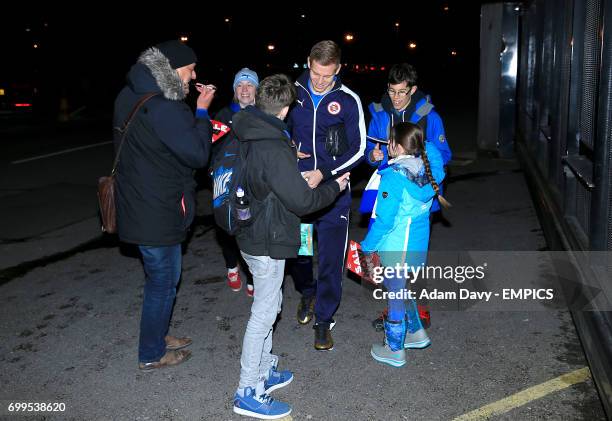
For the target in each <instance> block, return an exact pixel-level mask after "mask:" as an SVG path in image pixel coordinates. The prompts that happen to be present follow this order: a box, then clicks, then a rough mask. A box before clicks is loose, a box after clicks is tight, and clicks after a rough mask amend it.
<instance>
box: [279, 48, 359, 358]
mask: <svg viewBox="0 0 612 421" xmlns="http://www.w3.org/2000/svg"><path fill="white" fill-rule="evenodd" d="M340 54H341V53H340V48H339V47H338V45H337V44H336V43H335V42H333V41H321V42H319V43H317V44H315V45H314V46H313V48H312V50H311V51H310V55H309V57H308V67H309V71H307V72H304V74H302V76H301V77H299V78H298V80H297V81H296V86H297V100H296V105H295V107H294V108H293V110H292V111H291V113H290V115H289V121H288V123H289V128H290V130H291V134H292V137H293V140H294V142H295V143H296V144H297V145H298V151H299V153H298V158H299V164H298V165H299V168H300V171H301V172H302V174H303V177H304V179H305V180H306V181H307V182H308V184H309V186H310V187H311V188H313V189H314V188H316V187H317V186H318V185H319V184H320V183H326V182H329V181H332V180H333V179H334V178H335V177H337V176H338V175H341V174H343V173H346V172H348V171H350V170H351V169H352V168H354V167H355V166H356V165H357V164H359V163H360V162H361V159H362V158H363V154H364V151H365V146H366V129H365V120H364V114H363V109H362V107H361V101H360V99H359V97H358V96H357V95H356V94H355V93H354V92H353V91H351V90H350V89H348V88H347V87H346V86H345V85H343V84H342V83H341V82H340V79H339V78H338V76H337V75H338V73H339V71H340ZM350 206H351V193H350V188H348V189H346V191H344V192H343V193H342V194H340V195H339V197H338V199H337V200H336V201H335V202H334V204H333V205H332V206H330V207H328V208H326V209H324V210H322V211H320V212H318V213H316V214H315V215H312V217H311V220H307V221H305V222H312V223H313V224H314V228H315V230H316V232H317V236H318V243H317V244H318V252H319V273H318V277H317V278H316V280H315V279H314V277H313V270H312V257H306V256H300V257H298V258H297V259H295V260H294V261H293V262H291V264H290V272H291V275H292V276H293V279H294V281H295V285H296V289H297V290H298V291H299V292H300V293H301V294H302V298H301V300H300V304H299V306H298V311H297V319H298V322H299V323H301V324H307V323H308V322H310V320H311V319H312V317H313V314H314V316H315V324H314V329H315V343H314V346H315V349H317V350H331V349H332V348H333V340H332V337H331V329H332V328H333V326H334V324H335V322H334V319H333V315H334V313H335V312H336V310H337V309H338V306H339V304H340V298H341V296H342V277H343V272H344V256H345V254H346V243H347V238H348V225H349V214H350Z"/></svg>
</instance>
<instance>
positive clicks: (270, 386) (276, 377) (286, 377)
mask: <svg viewBox="0 0 612 421" xmlns="http://www.w3.org/2000/svg"><path fill="white" fill-rule="evenodd" d="M292 381H293V373H291V371H289V370H283V371H278V370H277V369H276V367H272V368H271V369H270V373H269V375H268V378H267V379H266V381H264V393H270V392H273V391H275V390H276V389H280V388H281V387H285V386H287V385H288V384H289V383H291V382H292Z"/></svg>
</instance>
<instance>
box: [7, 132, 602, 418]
mask: <svg viewBox="0 0 612 421" xmlns="http://www.w3.org/2000/svg"><path fill="white" fill-rule="evenodd" d="M457 124H459V123H457ZM451 127H452V122H451ZM449 131H450V130H449ZM449 138H452V137H451V136H450V135H449ZM455 138H457V136H455ZM456 151H457V153H456V154H455V161H454V162H453V164H452V165H451V168H450V177H449V183H448V186H447V194H446V196H447V198H448V199H449V201H450V202H451V203H452V204H453V208H452V209H451V210H448V211H445V212H444V220H443V221H438V222H436V223H435V224H434V225H433V230H432V237H431V251H432V254H433V255H434V256H435V253H436V252H441V251H447V252H448V251H458V250H461V251H467V250H491V251H500V252H503V251H513V250H524V251H538V250H546V242H545V240H544V237H543V235H542V232H541V229H540V226H539V222H538V219H537V215H536V212H535V210H534V208H533V205H532V202H531V198H530V196H529V192H528V190H527V186H526V183H525V180H524V175H523V173H522V171H521V169H520V167H519V166H518V164H517V162H516V161H514V160H499V159H494V158H489V157H478V156H477V155H476V154H475V153H474V152H472V151H470V148H468V147H466V148H461V147H457V148H456ZM79 153H81V152H79ZM83 153H85V152H83ZM106 158H108V157H106ZM16 159H17V158H16ZM90 162H91V161H90ZM55 165H59V166H61V163H60V164H55ZM100 166H101V167H104V166H105V164H104V165H103V164H100ZM7 168H8V166H5V167H4V168H3V171H8V170H7ZM77 168H79V167H77ZM11 171H16V170H15V169H14V168H12V169H11ZM20 171H21V170H20ZM24 171H25V170H24ZM96 171H97V170H96ZM365 173H367V171H364V174H365ZM49 177H51V178H53V177H55V175H54V174H52V173H49ZM351 178H352V179H353V177H351ZM77 180H78V182H83V183H84V184H89V185H90V186H92V185H93V183H92V182H91V180H89V179H88V180H84V179H77ZM355 181H356V184H355V185H354V186H353V187H354V190H355V196H356V198H355V200H354V202H353V212H352V216H351V227H350V235H349V237H350V238H351V239H355V240H358V241H359V240H361V239H362V238H363V236H364V234H365V228H364V223H363V221H362V218H361V216H360V215H359V213H358V212H357V206H358V201H359V197H358V196H359V195H360V190H361V189H362V188H363V185H364V182H365V180H364V178H363V177H361V179H360V178H359V177H356V178H355ZM73 182H74V179H73ZM38 183H39V187H41V188H42V187H44V185H45V183H43V182H40V181H39V182H38ZM77 184H78V183H77ZM9 187H10V186H9ZM20 187H24V186H20ZM77 190H78V189H77ZM77 193H78V194H83V192H77ZM10 197H11V196H10V195H7V193H6V192H5V193H4V194H3V203H4V204H3V206H4V208H3V209H4V210H5V211H8V210H9V207H8V205H7V204H6V199H7V198H10ZM199 198H200V208H199V214H200V216H199V218H198V221H197V224H196V226H195V228H194V232H193V236H192V238H191V240H190V241H189V243H188V244H187V245H186V248H185V254H184V263H183V276H182V281H181V284H180V288H179V291H178V296H177V300H176V304H175V308H174V316H173V319H172V323H171V334H175V335H188V336H191V337H192V338H193V340H194V342H193V344H192V345H191V347H190V349H191V350H192V351H193V357H192V358H191V359H190V360H189V361H187V362H185V363H184V364H182V365H180V366H177V367H173V368H168V369H163V370H158V371H153V372H147V373H144V372H140V371H139V370H138V368H137V341H138V324H139V316H140V307H141V301H142V286H143V282H144V277H143V272H142V266H141V263H140V261H139V259H138V258H137V253H136V252H135V250H134V249H133V248H131V247H129V246H119V245H118V244H117V242H116V239H115V238H113V237H104V236H101V235H100V233H99V231H97V230H98V226H97V223H96V221H95V218H94V216H95V211H93V212H94V213H93V214H89V216H88V215H87V212H92V210H91V209H89V208H88V206H89V205H85V204H83V205H82V207H83V209H87V212H85V210H84V211H83V215H84V216H85V217H86V218H84V219H83V220H80V221H74V220H72V221H71V223H69V224H68V225H62V226H60V227H57V226H55V225H53V224H51V225H50V226H51V228H50V230H46V229H43V232H42V233H41V232H40V230H38V231H36V230H33V233H31V235H29V236H21V237H19V236H16V237H14V238H13V242H12V243H8V242H5V243H4V244H2V246H3V247H4V248H3V249H2V250H3V253H9V254H10V253H12V256H13V257H11V259H12V260H10V261H8V260H7V261H6V263H5V265H4V266H0V267H2V268H3V269H0V277H1V282H0V284H1V285H0V332H1V335H2V341H1V342H0V364H1V365H2V371H1V372H0V403H1V404H2V407H0V419H10V420H13V419H15V420H18V419H41V420H42V419H45V420H55V419H57V420H239V419H246V418H244V417H241V416H238V415H236V414H234V413H233V412H232V410H231V407H232V396H233V393H234V391H235V388H236V387H237V383H238V376H239V369H240V363H239V359H240V352H241V341H242V336H243V334H244V329H245V326H246V322H247V320H248V316H249V308H250V303H251V299H250V298H249V297H247V295H246V293H245V291H244V289H243V290H242V291H240V292H232V291H231V290H230V289H229V288H228V286H227V285H226V283H225V281H226V278H225V268H224V263H223V257H222V255H221V251H220V248H219V246H218V245H217V243H216V241H215V239H214V230H213V229H212V225H211V218H210V207H209V205H208V204H209V203H210V191H209V190H207V189H204V190H202V191H201V192H200V193H199ZM22 200H23V198H22ZM49 200H50V199H49ZM47 202H48V200H41V202H40V203H41V204H38V205H37V204H36V202H35V203H34V205H35V206H43V205H44V203H47ZM81 216H82V215H81ZM81 216H79V218H80V217H81ZM31 218H32V219H34V220H36V219H37V217H36V216H35V215H34V216H31ZM34 222H36V221H34ZM69 222H70V221H69ZM5 227H6V229H7V230H8V229H9V228H10V227H8V225H5ZM35 231H36V232H35ZM7 238H9V237H7ZM17 240H20V241H17ZM41 241H42V242H43V243H44V244H46V245H47V247H48V248H47V249H45V250H43V251H41V247H42V246H41V244H43V243H41ZM11 250H12V251H11ZM430 263H433V262H430ZM508 282H509V283H510V286H511V284H512V282H513V281H512V279H510V280H509V281H508ZM298 301H299V295H298V294H297V293H296V291H295V290H294V288H293V283H292V280H291V278H290V277H287V278H286V279H285V284H284V303H283V311H282V314H281V318H280V320H279V321H278V323H277V325H276V330H275V336H274V352H275V353H276V354H278V355H279V356H280V357H281V359H280V367H281V368H283V369H290V370H292V371H293V372H294V375H295V380H294V381H293V382H292V383H291V384H290V385H289V386H287V387H286V388H283V389H280V390H278V391H276V392H274V396H275V397H276V398H278V399H281V400H284V401H287V402H289V403H290V404H291V405H292V406H293V412H292V414H291V416H290V417H287V419H294V420H334V421H340V420H350V421H361V420H453V419H461V420H476V419H495V420H542V419H546V420H599V419H605V415H604V413H603V410H602V407H601V403H600V402H599V398H598V395H597V391H596V388H595V386H594V384H593V382H592V380H591V379H590V377H589V376H588V370H585V367H587V363H586V361H585V357H584V353H583V351H582V348H581V345H580V341H579V339H578V337H577V334H576V331H575V328H574V325H573V323H572V318H571V315H570V313H569V312H568V311H567V310H564V309H561V308H550V309H545V310H538V311H503V312H502V311H490V310H487V311H456V310H436V309H434V310H433V311H432V326H431V328H430V329H429V331H428V332H429V335H430V337H431V339H432V345H431V346H430V347H429V348H427V349H424V350H410V351H408V364H406V366H404V367H403V368H400V369H397V368H392V367H388V366H385V365H381V364H379V363H377V362H375V361H374V360H373V359H372V358H371V357H370V354H369V349H370V346H371V344H372V343H374V342H377V341H380V340H382V336H381V333H380V332H376V331H375V330H374V329H373V328H372V326H371V321H372V319H373V318H374V317H376V315H377V314H378V312H379V311H380V310H381V309H382V308H383V307H384V303H383V302H381V301H378V300H375V299H374V298H373V297H372V291H371V289H369V288H366V287H364V286H362V285H360V283H359V282H357V281H355V280H354V278H352V277H349V276H347V277H345V280H344V292H343V299H342V304H341V306H340V308H339V310H338V312H337V314H336V320H337V322H338V324H337V325H336V327H335V328H334V330H333V337H334V342H335V346H334V349H333V351H330V352H318V351H316V350H315V349H314V348H313V338H314V331H313V330H312V328H311V326H310V325H308V326H301V325H299V324H298V323H297V322H296V320H295V311H296V307H297V303H298ZM585 373H586V374H585ZM568 374H570V377H567V376H566V377H561V380H559V378H560V376H564V375H568ZM569 378H571V380H568V379H569ZM11 402H25V403H37V402H39V403H40V402H55V403H62V404H64V405H65V410H64V411H62V412H46V413H40V412H39V413H33V412H30V413H29V414H28V415H24V414H19V415H18V414H16V413H15V412H12V413H10V412H8V407H9V405H10V403H11ZM474 411H476V412H474Z"/></svg>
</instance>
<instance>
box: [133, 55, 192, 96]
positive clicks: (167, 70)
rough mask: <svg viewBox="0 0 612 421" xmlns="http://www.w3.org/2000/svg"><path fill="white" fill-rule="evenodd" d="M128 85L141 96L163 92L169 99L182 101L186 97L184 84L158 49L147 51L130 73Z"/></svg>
mask: <svg viewBox="0 0 612 421" xmlns="http://www.w3.org/2000/svg"><path fill="white" fill-rule="evenodd" d="M127 79H128V85H129V86H130V87H131V89H132V90H133V91H134V92H135V93H137V94H139V93H141V94H143V93H148V92H161V93H162V94H163V96H164V97H165V98H167V99H170V100H173V101H181V100H183V99H185V97H186V95H185V92H183V82H182V81H181V78H180V77H179V75H178V73H177V71H176V69H173V68H172V66H170V61H169V60H168V58H167V57H166V56H165V55H164V54H163V53H162V52H161V51H160V50H158V49H157V48H155V47H151V48H149V49H147V50H145V51H144V52H143V53H142V54H141V55H140V57H139V58H138V62H137V63H136V64H134V65H133V66H132V68H131V69H130V72H129V73H128V77H127Z"/></svg>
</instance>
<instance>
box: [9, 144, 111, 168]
mask: <svg viewBox="0 0 612 421" xmlns="http://www.w3.org/2000/svg"><path fill="white" fill-rule="evenodd" d="M109 143H113V141H112V140H109V141H108V142H100V143H94V144H92V145H86V146H79V147H78V148H71V149H65V150H63V151H59V152H53V153H49V154H46V155H40V156H34V157H32V158H26V159H20V160H19V161H13V162H11V164H23V163H25V162H31V161H36V160H37V159H44V158H49V157H52V156H57V155H63V154H66V153H70V152H76V151H82V150H83V149H89V148H95V147H98V146H102V145H108V144H109Z"/></svg>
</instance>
